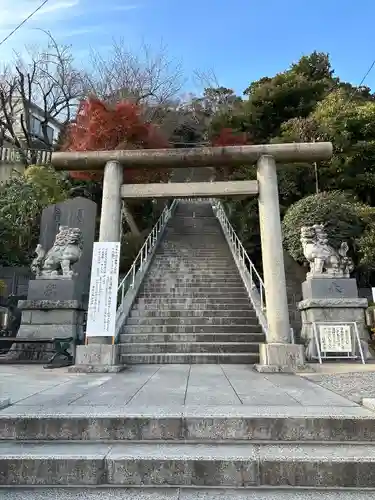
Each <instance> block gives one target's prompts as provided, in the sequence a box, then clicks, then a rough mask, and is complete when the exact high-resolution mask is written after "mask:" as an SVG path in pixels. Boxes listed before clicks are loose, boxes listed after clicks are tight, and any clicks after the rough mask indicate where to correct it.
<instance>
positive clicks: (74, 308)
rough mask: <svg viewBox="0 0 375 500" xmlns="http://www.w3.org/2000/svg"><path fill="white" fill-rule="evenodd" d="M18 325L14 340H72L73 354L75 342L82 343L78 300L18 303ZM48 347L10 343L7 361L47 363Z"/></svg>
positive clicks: (82, 334)
mask: <svg viewBox="0 0 375 500" xmlns="http://www.w3.org/2000/svg"><path fill="white" fill-rule="evenodd" d="M18 307H19V308H20V309H21V311H22V320H21V326H20V328H19V330H18V333H17V337H22V338H25V339H28V338H30V339H33V340H34V339H38V338H40V339H49V338H50V339H51V340H52V339H53V338H56V337H62V338H63V337H73V339H74V341H73V344H72V348H71V350H70V353H71V354H72V355H73V356H74V354H75V352H74V351H75V343H76V342H80V341H82V340H83V336H84V331H83V327H84V314H85V311H84V310H83V308H82V304H81V302H80V301H78V300H20V301H19V302H18ZM53 348H54V345H53V344H52V343H51V344H32V343H29V344H28V343H27V342H25V343H24V344H13V345H12V346H11V348H10V350H9V352H8V353H7V355H6V359H7V360H17V361H26V360H33V361H40V362H43V363H44V362H46V361H48V360H49V359H50V358H51V357H52V352H51V350H52V349H53Z"/></svg>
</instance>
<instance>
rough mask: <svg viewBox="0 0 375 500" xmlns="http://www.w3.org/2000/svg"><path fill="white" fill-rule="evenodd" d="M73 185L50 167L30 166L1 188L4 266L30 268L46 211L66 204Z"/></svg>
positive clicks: (0, 232)
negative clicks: (48, 207) (27, 266)
mask: <svg viewBox="0 0 375 500" xmlns="http://www.w3.org/2000/svg"><path fill="white" fill-rule="evenodd" d="M69 187H70V186H69V181H68V180H67V179H65V178H64V176H63V175H61V174H59V173H57V172H55V171H54V170H53V169H52V168H50V167H40V166H30V167H29V168H28V169H27V170H26V172H25V173H24V174H23V175H18V176H16V177H13V178H11V179H10V180H9V181H8V182H7V183H6V184H2V185H0V264H1V265H4V266H10V265H21V266H22V265H29V264H30V262H31V259H32V256H33V253H34V250H35V248H36V245H37V243H38V239H39V232H40V217H41V213H42V211H43V209H44V208H45V207H46V206H48V205H50V204H52V203H58V202H60V201H64V200H65V199H67V197H68V193H69Z"/></svg>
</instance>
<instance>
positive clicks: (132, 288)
mask: <svg viewBox="0 0 375 500" xmlns="http://www.w3.org/2000/svg"><path fill="white" fill-rule="evenodd" d="M177 203H178V200H174V201H173V202H172V204H171V205H170V206H169V207H168V206H166V207H165V208H164V210H163V211H162V213H161V215H160V217H159V219H158V221H157V223H156V224H155V226H154V227H153V228H152V231H151V232H150V234H149V235H148V237H147V238H146V241H145V242H144V243H143V245H142V248H141V249H140V250H139V252H138V255H137V256H136V258H135V259H134V262H133V264H132V266H131V268H130V269H129V271H128V272H127V274H126V275H125V277H124V278H123V279H122V280H121V283H120V285H119V287H118V290H117V304H118V305H117V313H116V331H115V341H117V339H118V336H119V333H120V330H121V327H122V325H123V324H124V321H125V320H126V318H127V315H128V314H129V311H130V308H131V306H132V304H133V302H134V299H135V296H136V294H137V292H138V289H139V287H140V285H141V283H142V280H143V277H144V275H145V274H146V271H147V269H148V266H149V265H150V262H151V258H152V256H153V255H154V253H155V250H156V247H157V246H158V243H159V242H160V240H161V237H162V235H163V233H164V230H165V227H166V225H167V223H168V221H169V219H170V218H171V216H172V214H173V212H174V210H175V208H176V205H177Z"/></svg>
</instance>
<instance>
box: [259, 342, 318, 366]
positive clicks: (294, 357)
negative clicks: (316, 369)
mask: <svg viewBox="0 0 375 500" xmlns="http://www.w3.org/2000/svg"><path fill="white" fill-rule="evenodd" d="M259 347H260V352H259V354H260V364H258V365H255V366H254V369H255V370H256V371H258V372H265V373H280V372H282V373H296V372H301V371H306V370H310V371H311V369H310V368H308V367H307V366H306V364H305V358H304V349H303V346H302V345H298V344H261V345H260V346H259Z"/></svg>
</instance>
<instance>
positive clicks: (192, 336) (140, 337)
mask: <svg viewBox="0 0 375 500" xmlns="http://www.w3.org/2000/svg"><path fill="white" fill-rule="evenodd" d="M130 342H135V343H148V344H150V343H153V342H154V343H156V344H158V343H161V342H197V343H199V342H219V343H222V342H255V343H257V344H260V343H262V342H265V335H264V334H263V333H143V334H131V333H122V334H120V343H121V344H125V343H130Z"/></svg>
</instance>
